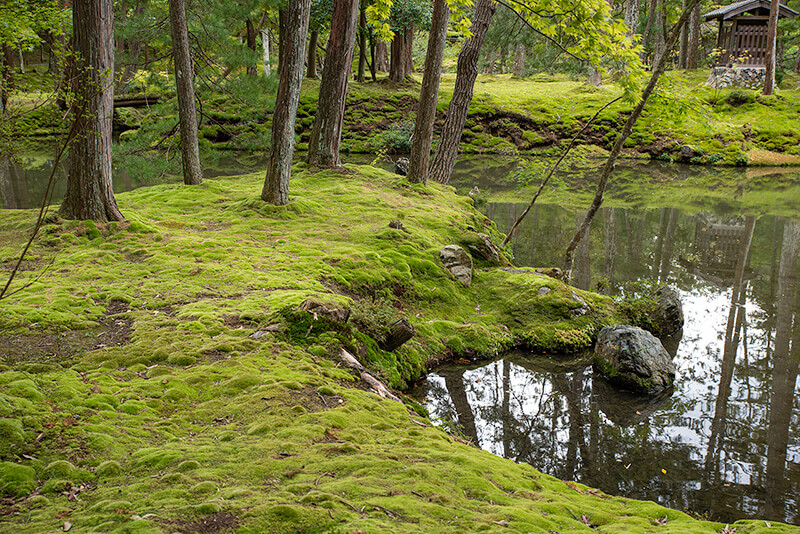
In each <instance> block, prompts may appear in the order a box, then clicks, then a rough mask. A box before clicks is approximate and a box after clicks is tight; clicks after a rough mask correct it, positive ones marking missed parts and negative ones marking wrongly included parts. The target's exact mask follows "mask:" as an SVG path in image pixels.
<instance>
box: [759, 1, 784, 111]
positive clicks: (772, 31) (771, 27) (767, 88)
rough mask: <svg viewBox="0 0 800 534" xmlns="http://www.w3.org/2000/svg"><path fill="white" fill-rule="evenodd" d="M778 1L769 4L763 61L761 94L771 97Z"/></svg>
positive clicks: (773, 79)
mask: <svg viewBox="0 0 800 534" xmlns="http://www.w3.org/2000/svg"><path fill="white" fill-rule="evenodd" d="M780 7H781V4H780V1H775V2H770V7H769V24H768V26H767V55H766V57H765V59H764V62H765V63H766V67H767V68H766V73H765V74H764V91H763V94H765V95H771V94H773V93H774V92H775V46H776V41H777V38H778V13H779V12H780Z"/></svg>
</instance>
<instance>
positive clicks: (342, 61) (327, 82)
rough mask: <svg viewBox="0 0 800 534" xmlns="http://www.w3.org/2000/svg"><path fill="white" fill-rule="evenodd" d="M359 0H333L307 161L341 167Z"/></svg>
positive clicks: (314, 164)
mask: <svg viewBox="0 0 800 534" xmlns="http://www.w3.org/2000/svg"><path fill="white" fill-rule="evenodd" d="M357 21H358V0H334V2H333V18H332V19H331V36H330V39H329V40H328V52H327V54H326V57H325V66H324V67H323V69H322V83H321V84H320V88H319V101H318V104H317V115H316V117H315V118H314V127H313V128H312V130H311V139H310V140H309V142H308V164H309V165H312V166H317V167H341V165H342V162H341V160H340V159H339V145H340V143H341V138H342V121H343V120H344V106H345V102H346V100H347V85H348V82H349V81H350V69H351V66H352V64H353V52H354V50H355V45H356V23H357Z"/></svg>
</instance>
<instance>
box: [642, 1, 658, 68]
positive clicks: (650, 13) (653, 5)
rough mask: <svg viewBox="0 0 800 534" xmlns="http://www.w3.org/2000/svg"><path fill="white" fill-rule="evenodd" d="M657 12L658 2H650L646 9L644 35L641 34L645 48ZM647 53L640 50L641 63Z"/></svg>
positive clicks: (644, 50)
mask: <svg viewBox="0 0 800 534" xmlns="http://www.w3.org/2000/svg"><path fill="white" fill-rule="evenodd" d="M657 10H658V0H650V4H649V6H648V8H647V24H645V26H644V33H643V34H642V46H643V47H646V46H647V43H648V41H649V40H650V35H651V33H652V31H653V25H654V24H655V20H656V11H657ZM646 54H647V51H646V49H644V48H643V49H642V61H644V60H645V57H646Z"/></svg>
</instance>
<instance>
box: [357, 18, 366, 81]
mask: <svg viewBox="0 0 800 534" xmlns="http://www.w3.org/2000/svg"><path fill="white" fill-rule="evenodd" d="M366 9H367V6H366V4H365V3H363V2H362V3H361V8H360V9H359V13H360V14H359V18H358V82H359V83H364V81H365V79H366V74H367V11H366Z"/></svg>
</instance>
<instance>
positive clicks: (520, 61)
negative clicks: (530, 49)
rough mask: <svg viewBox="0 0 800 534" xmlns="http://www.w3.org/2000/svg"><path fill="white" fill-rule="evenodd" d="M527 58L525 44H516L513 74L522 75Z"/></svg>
mask: <svg viewBox="0 0 800 534" xmlns="http://www.w3.org/2000/svg"><path fill="white" fill-rule="evenodd" d="M526 59H527V50H526V49H525V45H524V44H522V43H520V44H518V45H517V52H516V54H515V55H514V76H515V77H519V76H522V73H523V72H524V71H525V61H526Z"/></svg>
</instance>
